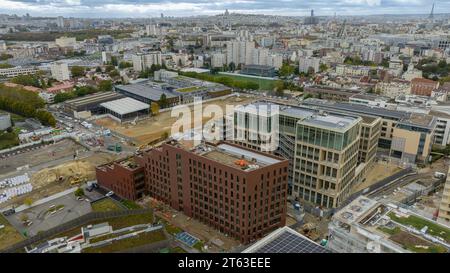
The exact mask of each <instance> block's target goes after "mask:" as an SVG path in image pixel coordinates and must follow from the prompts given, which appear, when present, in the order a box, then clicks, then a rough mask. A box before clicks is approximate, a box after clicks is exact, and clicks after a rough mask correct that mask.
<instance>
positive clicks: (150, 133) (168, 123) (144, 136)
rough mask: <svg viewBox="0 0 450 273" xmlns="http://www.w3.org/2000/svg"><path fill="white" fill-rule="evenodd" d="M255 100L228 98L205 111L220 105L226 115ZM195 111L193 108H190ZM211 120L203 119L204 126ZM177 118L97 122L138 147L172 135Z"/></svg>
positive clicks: (164, 115)
mask: <svg viewBox="0 0 450 273" xmlns="http://www.w3.org/2000/svg"><path fill="white" fill-rule="evenodd" d="M254 100H255V97H253V96H250V95H248V96H247V95H241V96H239V97H237V96H232V97H227V98H222V99H221V98H218V99H216V100H214V101H210V102H207V103H203V109H205V107H207V106H208V105H218V106H220V107H221V108H222V110H223V111H224V113H225V108H226V105H233V106H237V105H243V104H248V103H250V102H252V101H254ZM190 108H191V110H193V106H190ZM210 119H211V118H203V121H202V122H203V124H205V123H206V122H207V121H209V120H210ZM176 120H177V117H171V111H166V112H162V113H159V114H158V115H157V116H153V117H150V118H148V119H145V120H141V121H139V122H138V123H137V124H136V125H131V124H120V123H118V122H116V121H114V120H113V119H110V118H102V119H98V120H96V124H97V125H99V126H103V127H105V128H108V129H110V130H111V131H114V132H117V133H119V134H121V135H124V136H127V137H130V138H132V139H133V140H134V141H135V142H136V143H137V144H138V145H143V144H148V143H151V142H153V141H155V140H157V139H159V138H161V136H162V135H163V133H164V132H167V133H169V134H170V131H171V128H172V125H173V124H174V123H175V122H176Z"/></svg>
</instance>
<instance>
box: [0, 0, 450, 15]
mask: <svg viewBox="0 0 450 273" xmlns="http://www.w3.org/2000/svg"><path fill="white" fill-rule="evenodd" d="M433 3H435V8H434V13H435V14H439V13H442V11H445V10H450V1H448V0H441V1H434V2H431V1H428V0H413V1H406V0H314V1H293V0H282V1H277V2H273V1H267V0H224V1H222V0H220V1H212V2H211V1H204V0H197V1H186V0H173V1H165V0H106V1H85V0H0V13H6V14H17V15H26V14H30V15H31V16H65V17H80V18H129V17H135V18H143V17H151V18H156V17H160V14H161V13H163V14H164V15H165V16H175V17H185V16H202V15H217V14H221V13H223V12H224V10H226V9H228V10H229V11H230V12H232V13H244V14H245V13H248V14H264V15H280V16H309V14H310V10H311V9H314V11H315V14H316V15H317V16H334V15H335V14H337V15H342V16H351V15H383V14H386V15H387V14H391V15H396V14H408V15H410V14H429V13H430V11H431V8H432V5H433ZM405 4H407V5H405Z"/></svg>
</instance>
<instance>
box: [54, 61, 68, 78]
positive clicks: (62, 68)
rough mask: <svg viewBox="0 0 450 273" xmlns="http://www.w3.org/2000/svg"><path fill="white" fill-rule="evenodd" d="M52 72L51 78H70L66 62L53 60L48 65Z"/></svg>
mask: <svg viewBox="0 0 450 273" xmlns="http://www.w3.org/2000/svg"><path fill="white" fill-rule="evenodd" d="M50 69H51V72H52V78H54V79H56V80H57V81H60V82H62V81H67V80H70V71H69V65H68V64H67V63H66V62H54V63H52V64H51V65H50Z"/></svg>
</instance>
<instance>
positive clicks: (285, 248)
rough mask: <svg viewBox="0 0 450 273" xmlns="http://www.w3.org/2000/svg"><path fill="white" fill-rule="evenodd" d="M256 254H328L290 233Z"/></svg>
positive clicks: (280, 236) (318, 246) (283, 234)
mask: <svg viewBox="0 0 450 273" xmlns="http://www.w3.org/2000/svg"><path fill="white" fill-rule="evenodd" d="M254 252H256V253H327V252H329V251H328V250H327V249H326V248H324V247H322V246H320V245H318V244H316V243H314V242H312V241H310V240H308V239H306V238H303V237H300V236H298V235H295V234H292V233H290V232H287V231H285V232H283V233H282V234H281V235H279V236H277V237H276V238H275V239H273V240H272V241H270V242H269V243H268V244H266V245H264V246H263V247H261V248H259V249H258V250H256V251H254Z"/></svg>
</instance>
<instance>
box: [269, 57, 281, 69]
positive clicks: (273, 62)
mask: <svg viewBox="0 0 450 273" xmlns="http://www.w3.org/2000/svg"><path fill="white" fill-rule="evenodd" d="M267 65H268V66H273V67H275V68H277V69H280V68H281V67H282V66H283V56H281V55H279V54H271V55H269V57H268V58H267Z"/></svg>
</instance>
